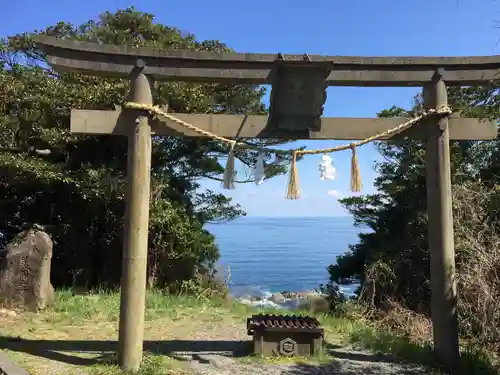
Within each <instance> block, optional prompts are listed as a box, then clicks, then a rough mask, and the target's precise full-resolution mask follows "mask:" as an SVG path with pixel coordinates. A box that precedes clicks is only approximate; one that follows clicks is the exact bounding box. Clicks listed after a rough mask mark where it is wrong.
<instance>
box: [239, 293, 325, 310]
mask: <svg viewBox="0 0 500 375" xmlns="http://www.w3.org/2000/svg"><path fill="white" fill-rule="evenodd" d="M235 300H236V301H238V302H240V303H243V304H245V305H249V306H254V307H261V308H279V309H286V310H297V309H307V310H311V311H314V312H321V311H328V309H329V307H330V298H329V296H328V295H324V294H320V293H318V292H315V291H306V292H281V293H268V292H262V293H260V295H259V294H258V295H253V294H243V295H241V296H238V297H236V298H235Z"/></svg>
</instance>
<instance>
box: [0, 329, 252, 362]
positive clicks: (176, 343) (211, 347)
mask: <svg viewBox="0 0 500 375" xmlns="http://www.w3.org/2000/svg"><path fill="white" fill-rule="evenodd" d="M117 345H118V344H117V342H116V341H91V340H88V341H70V340H25V339H21V338H12V337H6V336H0V349H7V350H12V351H15V352H21V353H26V354H31V355H34V356H37V357H42V358H46V359H50V360H53V361H58V362H63V363H67V364H71V365H76V366H92V365H95V364H98V363H109V362H112V361H113V360H114V358H115V354H116V350H117ZM250 349H251V345H250V341H200V340H169V341H144V351H145V352H149V353H151V354H160V355H166V356H170V357H173V358H179V359H181V358H182V357H184V356H199V355H218V356H227V357H233V358H237V357H244V356H247V355H249V353H250ZM78 354H86V355H88V354H95V356H94V357H92V358H88V357H86V358H84V357H81V356H79V355H78Z"/></svg>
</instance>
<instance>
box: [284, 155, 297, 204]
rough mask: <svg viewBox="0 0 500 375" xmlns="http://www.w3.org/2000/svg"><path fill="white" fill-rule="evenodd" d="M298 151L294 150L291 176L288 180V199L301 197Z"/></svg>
mask: <svg viewBox="0 0 500 375" xmlns="http://www.w3.org/2000/svg"><path fill="white" fill-rule="evenodd" d="M297 154H298V152H297V151H293V152H292V165H291V166H290V178H289V180H288V191H287V194H286V199H300V183H299V171H298V170H297Z"/></svg>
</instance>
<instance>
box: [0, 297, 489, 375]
mask: <svg viewBox="0 0 500 375" xmlns="http://www.w3.org/2000/svg"><path fill="white" fill-rule="evenodd" d="M119 304H120V298H119V295H118V294H117V293H112V292H106V291H98V292H95V293H92V294H89V295H74V294H73V293H72V292H71V291H68V290H66V291H59V292H58V293H57V300H56V303H55V304H54V306H53V307H51V308H49V309H47V310H46V311H43V312H40V313H38V314H34V313H21V314H20V315H18V316H17V317H5V318H4V319H2V320H1V321H0V332H1V336H2V337H1V338H0V348H2V349H3V350H5V351H6V352H7V353H8V355H9V356H10V357H11V358H12V359H13V360H14V361H15V362H17V363H18V364H19V365H21V366H22V367H25V368H26V369H27V370H28V371H29V372H30V374H32V375H48V374H67V375H72V374H75V375H76V374H82V372H83V373H86V374H89V375H115V374H121V373H122V372H121V371H120V370H119V368H118V367H117V366H116V364H115V363H116V358H115V356H116V339H117V337H118V331H117V327H118V319H119ZM146 306H147V307H146V322H145V340H146V341H145V344H144V351H145V355H144V362H143V366H142V368H141V370H140V372H139V374H140V375H164V374H165V375H166V374H169V375H182V374H190V371H189V369H188V368H187V364H186V361H185V360H184V359H183V358H182V357H180V356H178V355H175V354H173V352H176V351H183V350H184V351H189V349H190V346H192V345H193V342H196V343H197V344H199V341H200V340H201V341H203V340H205V341H203V342H205V345H209V344H210V345H217V347H218V349H222V350H228V346H230V345H233V346H234V345H236V344H235V343H234V341H238V340H247V339H248V337H247V335H246V330H245V328H246V324H245V320H246V318H247V317H248V316H249V315H251V314H253V313H255V312H256V309H254V308H250V307H248V306H245V305H241V304H235V303H232V302H229V301H227V300H223V299H212V300H207V299H198V298H195V297H189V296H169V295H164V294H163V293H161V292H159V291H149V292H148V294H147V302H146ZM259 311H261V312H276V311H273V310H272V309H265V310H259ZM318 318H319V320H320V321H321V323H322V325H323V327H324V328H325V338H326V341H327V342H328V343H329V344H330V345H331V347H335V346H338V347H341V346H346V345H357V346H360V347H362V348H366V349H368V350H370V351H372V352H374V353H380V354H382V353H383V354H386V353H391V354H392V355H393V356H394V357H395V358H397V359H401V360H407V361H411V362H414V363H420V364H425V365H427V366H431V367H435V363H433V361H432V355H431V352H430V349H429V348H428V347H426V346H422V345H417V344H415V343H412V342H410V340H408V339H407V338H404V337H400V336H395V335H393V334H391V333H390V332H389V331H385V330H380V329H376V328H375V327H374V326H372V325H371V324H369V323H368V322H367V321H365V320H364V319H362V318H361V316H359V315H354V316H351V317H344V318H336V317H331V316H319V317H318ZM208 340H211V341H213V342H211V343H209V342H208ZM212 350H215V349H212ZM334 356H335V355H334ZM237 361H238V362H241V363H242V364H245V363H246V364H249V363H255V364H257V363H282V364H294V363H302V364H304V363H310V362H311V361H308V360H306V359H301V358H294V359H285V358H273V359H260V358H254V357H250V356H246V357H242V358H238V359H237ZM332 361H334V358H332V357H331V356H330V355H328V353H327V354H326V355H324V356H323V359H322V360H321V361H320V362H319V365H321V364H322V363H331V362H332ZM313 362H314V361H313ZM464 366H466V367H467V368H468V369H469V371H468V372H467V373H468V374H476V373H477V374H479V373H481V374H498V372H497V371H495V370H494V369H493V365H492V364H491V361H490V360H489V358H488V357H486V356H485V355H484V353H480V352H479V351H474V350H469V351H466V353H465V355H464ZM480 370H481V371H480Z"/></svg>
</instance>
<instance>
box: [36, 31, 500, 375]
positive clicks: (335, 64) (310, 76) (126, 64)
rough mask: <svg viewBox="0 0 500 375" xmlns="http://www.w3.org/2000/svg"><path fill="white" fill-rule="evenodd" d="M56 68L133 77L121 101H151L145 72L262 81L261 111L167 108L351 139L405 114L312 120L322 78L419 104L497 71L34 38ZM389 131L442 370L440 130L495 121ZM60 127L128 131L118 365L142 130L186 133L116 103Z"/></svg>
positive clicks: (127, 315) (469, 135)
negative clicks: (411, 90)
mask: <svg viewBox="0 0 500 375" xmlns="http://www.w3.org/2000/svg"><path fill="white" fill-rule="evenodd" d="M36 42H37V44H38V46H39V47H40V48H41V49H42V50H43V51H44V52H45V53H46V55H47V58H48V62H49V64H51V65H52V66H53V67H54V68H55V69H56V70H59V71H72V72H78V73H83V74H90V75H104V76H109V77H119V78H129V79H132V94H131V97H130V100H131V101H134V102H139V103H142V104H151V91H150V90H151V86H150V81H151V80H152V79H156V80H172V81H191V82H212V83H229V84H271V85H272V92H271V106H270V111H269V117H268V116H234V115H205V114H182V113H172V114H171V115H173V116H174V117H177V118H179V119H181V120H183V121H185V122H188V123H190V124H192V125H194V126H196V127H198V128H200V129H203V130H207V131H210V132H212V133H214V134H217V135H219V136H223V137H226V138H234V137H239V138H271V137H272V138H282V139H344V140H361V139H365V138H368V137H369V136H371V135H374V134H377V133H380V132H383V131H385V130H388V129H391V128H394V127H395V126H397V125H399V124H400V123H403V122H405V121H406V120H407V119H402V118H399V119H384V118H382V119H366V118H363V119H354V118H323V117H321V116H322V113H323V105H324V102H325V99H326V91H325V90H326V87H327V86H365V87H377V86H417V87H424V96H425V106H426V108H429V109H430V108H436V106H439V105H443V104H446V103H447V95H446V85H458V86H470V85H482V84H488V83H489V82H491V81H492V80H494V79H498V78H500V76H499V74H500V56H478V57H342V56H316V55H307V54H304V55H282V54H277V55H271V54H242V53H222V54H215V53H211V52H192V51H190V52H188V51H178V50H153V49H149V48H142V47H141V48H130V47H124V46H108V45H100V44H94V43H87V42H77V41H68V40H59V39H55V38H51V37H38V38H37V40H36ZM422 122H423V123H422V124H419V125H416V126H414V127H413V128H411V129H409V130H408V131H406V132H404V133H402V134H399V135H397V136H396V137H397V138H398V139H405V138H409V139H420V140H423V141H425V143H426V149H427V153H426V155H427V156H426V169H427V199H428V207H427V211H428V216H429V247H430V271H431V291H432V298H431V312H432V321H433V327H434V350H435V353H436V356H437V358H438V359H439V361H440V362H441V363H442V364H443V365H445V366H446V367H447V368H449V369H453V368H454V366H455V365H456V364H457V363H458V359H459V346H458V328H457V316H456V303H457V302H456V285H455V260H454V248H453V216H452V207H451V180H450V151H449V140H450V139H454V140H484V139H494V138H496V136H497V124H496V122H494V121H479V120H477V119H470V118H460V117H457V116H453V115H452V116H450V117H449V119H448V118H446V117H441V118H438V119H435V118H433V119H428V120H425V121H422ZM71 131H72V132H73V133H80V134H116V135H125V136H128V139H129V152H128V157H129V160H128V171H127V174H128V176H127V178H128V180H127V181H128V183H127V185H128V186H127V211H126V220H125V240H124V252H123V253H124V254H123V260H124V262H123V269H122V274H123V277H122V290H121V293H122V298H121V305H120V333H119V341H120V343H119V353H118V354H119V364H120V366H121V368H122V369H124V370H137V369H138V368H139V366H140V362H141V358H142V341H143V322H144V293H145V286H146V259H147V230H148V214H149V211H148V199H149V190H150V177H149V169H150V159H151V140H150V136H151V135H175V136H179V135H183V136H187V137H191V136H197V134H195V133H193V132H191V131H189V130H186V129H183V128H182V127H179V126H178V125H177V124H175V123H174V122H172V121H170V120H165V122H161V121H159V120H157V119H155V120H153V119H151V118H150V116H148V114H147V113H144V112H141V111H133V110H130V109H122V108H121V107H119V106H117V107H116V108H115V110H110V111H93V110H80V109H79V110H72V112H71Z"/></svg>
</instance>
